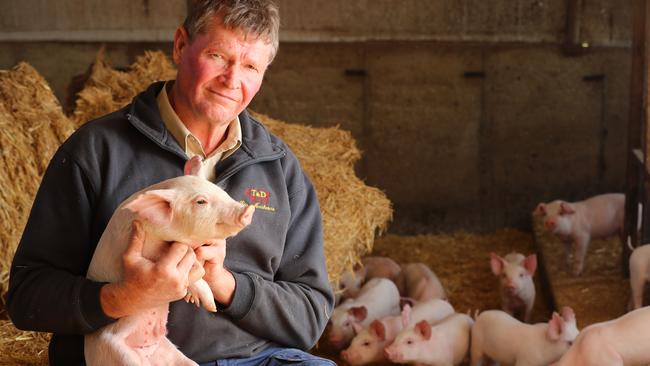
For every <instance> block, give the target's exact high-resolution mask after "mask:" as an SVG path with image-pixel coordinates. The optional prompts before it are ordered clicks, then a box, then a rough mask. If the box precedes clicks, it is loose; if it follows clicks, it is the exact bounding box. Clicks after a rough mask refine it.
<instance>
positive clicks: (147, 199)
mask: <svg viewBox="0 0 650 366" xmlns="http://www.w3.org/2000/svg"><path fill="white" fill-rule="evenodd" d="M175 198H176V191H175V190H172V189H155V190H151V191H147V192H144V193H142V194H140V195H139V196H137V197H136V198H134V199H133V200H132V201H131V202H129V203H127V204H126V205H125V206H124V208H126V209H128V210H131V211H133V212H134V213H135V214H136V215H138V216H139V217H140V218H142V219H143V220H144V221H148V222H151V223H153V224H156V225H169V224H170V223H171V222H172V219H173V210H172V202H174V199H175Z"/></svg>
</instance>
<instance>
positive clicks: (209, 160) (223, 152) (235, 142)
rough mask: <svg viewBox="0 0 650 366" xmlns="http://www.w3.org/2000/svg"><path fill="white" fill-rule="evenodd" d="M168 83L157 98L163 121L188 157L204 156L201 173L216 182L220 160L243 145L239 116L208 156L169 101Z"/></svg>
mask: <svg viewBox="0 0 650 366" xmlns="http://www.w3.org/2000/svg"><path fill="white" fill-rule="evenodd" d="M168 84H169V82H166V83H165V86H164V87H163V88H162V90H161V91H160V93H159V94H158V98H157V103H158V109H159V110H160V116H161V117H162V120H163V123H164V124H165V127H167V129H168V130H169V132H171V134H172V136H174V139H176V141H177V142H178V143H179V145H181V148H183V150H185V154H187V157H188V158H191V157H193V156H195V155H199V156H200V157H201V158H203V166H202V168H201V172H200V174H201V175H202V176H203V177H204V178H206V179H208V180H209V181H211V182H214V181H215V179H216V178H217V172H216V170H215V166H216V165H217V163H218V162H219V160H221V159H225V158H227V157H228V156H230V155H231V154H232V153H234V152H235V150H237V149H238V148H239V147H240V146H241V141H242V135H241V124H240V122H239V117H236V118H235V119H233V120H232V121H231V122H230V124H229V125H228V130H227V131H228V132H227V134H228V135H227V136H226V139H225V140H223V142H222V143H221V144H220V145H219V146H217V148H216V149H215V150H214V151H213V152H212V153H211V154H210V155H208V156H206V155H205V151H204V150H203V145H202V144H201V141H199V139H197V138H196V136H194V135H193V134H192V132H190V130H188V129H187V127H185V124H184V123H183V121H181V119H180V118H179V117H178V115H177V114H176V111H174V109H173V108H172V105H171V103H169V97H168V95H167V86H168Z"/></svg>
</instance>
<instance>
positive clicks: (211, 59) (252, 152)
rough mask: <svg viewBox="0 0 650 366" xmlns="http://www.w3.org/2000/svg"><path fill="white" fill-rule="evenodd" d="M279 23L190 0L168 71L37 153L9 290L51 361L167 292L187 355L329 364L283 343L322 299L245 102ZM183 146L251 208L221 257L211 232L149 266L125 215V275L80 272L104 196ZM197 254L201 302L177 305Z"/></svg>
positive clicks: (322, 285)
mask: <svg viewBox="0 0 650 366" xmlns="http://www.w3.org/2000/svg"><path fill="white" fill-rule="evenodd" d="M278 28H279V15H278V9H277V7H276V6H275V5H274V4H273V3H272V2H271V0H211V1H210V0H198V1H195V4H194V6H193V8H192V10H191V11H190V14H189V15H188V17H187V19H186V21H185V23H184V24H183V26H181V27H179V28H178V30H177V31H176V34H175V36H174V49H173V58H174V62H175V63H176V64H177V66H178V74H177V78H176V80H175V81H173V82H167V83H154V84H152V85H151V86H150V87H149V88H148V89H147V90H145V91H144V92H142V93H141V94H139V95H138V96H136V97H135V98H134V100H133V102H132V103H131V104H130V105H128V106H126V107H125V108H123V109H121V110H119V111H116V112H114V113H112V114H109V115H107V116H104V117H102V118H99V119H97V120H95V121H91V122H89V123H87V124H86V125H84V126H83V127H81V128H80V129H79V130H78V131H77V132H75V134H73V135H72V136H71V137H70V138H69V139H68V140H67V141H66V142H65V143H64V144H63V145H62V146H61V147H60V148H59V150H58V151H57V153H56V154H55V156H54V157H53V158H52V161H51V162H50V166H49V167H48V169H47V171H46V173H45V176H44V178H43V181H42V183H41V187H40V189H39V192H38V194H37V196H36V199H35V201H34V205H33V208H32V212H31V214H30V218H29V220H28V223H27V226H26V228H25V231H24V233H23V237H22V239H21V242H20V245H19V247H18V249H17V252H16V256H15V258H14V261H13V264H12V269H11V280H10V289H9V293H8V310H9V314H10V316H11V319H12V320H13V322H14V323H15V324H16V326H17V327H19V328H21V329H31V330H38V331H45V332H52V333H54V335H53V337H52V340H51V342H50V347H49V356H50V362H51V363H52V364H54V365H74V364H83V334H87V333H90V332H93V331H96V330H97V329H99V328H101V327H102V326H104V325H107V324H110V323H111V322H113V321H115V320H116V319H117V318H120V317H123V316H127V315H130V314H133V313H135V312H137V311H141V310H143V309H147V308H150V307H152V306H158V305H160V304H164V303H167V302H170V301H174V302H173V303H172V304H171V307H170V314H169V322H168V329H169V335H168V337H169V338H170V340H171V341H172V342H173V343H174V344H175V345H177V346H178V347H179V349H180V350H181V351H182V352H183V353H184V354H185V355H187V356H188V357H190V358H191V359H193V360H195V361H197V362H199V363H202V364H206V365H215V364H216V363H215V360H224V359H231V360H228V362H229V363H231V362H236V363H238V364H242V365H243V364H245V365H253V364H262V363H264V364H269V365H271V364H277V363H283V361H282V360H283V359H289V360H291V359H293V360H296V358H297V359H303V358H304V359H306V360H307V361H308V362H309V363H310V364H313V365H320V364H326V365H331V364H333V363H332V362H331V361H328V360H324V359H320V358H317V357H315V356H311V355H309V354H307V353H305V352H302V351H300V350H298V349H302V350H305V349H308V348H310V347H311V346H313V345H314V343H315V342H316V341H317V340H318V338H319V337H320V335H321V333H322V331H323V329H324V327H325V325H326V323H327V321H328V317H329V314H330V312H331V308H332V304H333V296H332V292H331V289H330V287H329V282H328V277H327V273H326V268H325V261H324V253H323V239H322V225H321V215H320V211H319V206H318V202H317V199H316V195H315V191H314V189H313V187H312V185H311V183H310V182H309V180H308V179H307V177H306V176H305V175H304V173H303V171H302V169H301V167H300V166H299V163H298V161H297V160H296V158H295V156H294V155H293V153H292V152H291V151H290V150H289V149H288V148H287V146H286V145H285V144H284V143H283V142H282V141H280V140H279V139H278V138H277V137H275V136H273V135H271V134H270V133H269V132H268V131H267V130H266V128H264V126H262V125H261V124H260V123H259V122H257V121H255V120H254V119H252V118H251V117H250V116H249V115H248V113H247V112H246V111H245V108H246V106H247V105H248V104H249V102H250V101H251V99H252V98H253V96H254V95H255V94H256V93H257V91H258V90H259V88H260V86H261V83H262V79H263V76H264V72H265V71H266V69H267V66H268V65H269V63H270V62H271V61H272V59H273V57H274V55H275V53H276V51H277V48H278ZM193 155H201V156H202V157H203V158H204V164H206V166H204V169H203V171H207V172H208V173H207V176H206V177H207V178H208V179H211V180H212V181H214V182H215V183H216V184H218V185H219V186H220V187H222V188H224V189H225V190H226V191H227V192H228V193H229V194H230V195H231V196H232V197H233V198H234V199H235V200H238V201H245V202H247V203H250V204H256V206H257V207H258V209H257V210H256V212H255V215H254V218H253V222H252V224H251V225H250V226H249V227H248V228H246V229H245V230H244V231H242V232H241V233H239V234H238V235H237V236H235V237H233V238H231V239H228V254H227V256H226V249H225V243H222V245H217V246H214V247H202V248H200V249H197V251H196V252H193V251H192V250H188V249H187V247H186V246H183V245H181V244H178V243H175V244H172V245H170V248H169V251H168V252H167V253H166V254H165V255H164V256H163V257H162V258H161V259H160V260H159V261H157V262H155V263H154V262H151V261H149V260H148V259H146V258H144V257H143V256H142V253H141V251H138V249H137V248H139V245H138V243H139V241H141V240H142V233H141V232H140V231H139V230H138V228H137V226H134V230H133V233H132V237H131V242H130V244H129V249H128V250H127V254H126V255H125V256H124V260H123V264H124V279H123V280H122V281H121V282H119V283H96V282H92V281H90V280H88V279H86V278H85V274H86V271H87V268H88V264H89V262H90V259H91V257H92V255H93V252H94V249H95V246H96V244H97V242H98V240H99V238H100V236H101V234H102V232H103V230H104V228H105V227H106V225H107V223H108V221H109V219H110V217H111V215H112V214H113V212H114V210H115V209H116V208H117V206H119V204H120V203H121V202H122V201H123V200H124V199H126V198H127V197H129V196H130V195H131V194H132V193H134V192H137V191H139V190H140V189H142V188H144V187H147V186H149V185H151V184H153V183H157V182H159V181H162V180H164V179H168V178H171V177H175V176H179V175H182V174H183V166H184V163H185V161H186V160H187V159H188V158H189V157H191V156H193ZM224 257H225V260H224ZM196 258H198V259H199V260H201V261H205V266H204V267H205V276H204V279H206V281H207V282H208V284H209V285H210V287H211V289H212V291H213V293H214V296H215V299H216V300H217V302H218V307H219V311H218V312H217V313H216V314H212V313H208V312H206V311H204V310H202V309H197V308H196V307H195V306H194V305H192V304H187V303H185V302H183V301H177V300H179V299H181V298H182V297H183V296H184V295H185V291H186V288H187V283H188V274H189V270H190V268H189V267H191V266H189V265H187V264H188V263H192V262H194V260H195V259H196ZM233 360H236V361H233ZM267 362H268V363H267ZM287 362H289V361H287ZM220 364H221V362H220Z"/></svg>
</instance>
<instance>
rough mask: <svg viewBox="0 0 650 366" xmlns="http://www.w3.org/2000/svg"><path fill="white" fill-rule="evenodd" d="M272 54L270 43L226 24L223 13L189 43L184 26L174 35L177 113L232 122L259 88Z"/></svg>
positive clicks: (185, 117) (196, 119) (195, 118)
mask: <svg viewBox="0 0 650 366" xmlns="http://www.w3.org/2000/svg"><path fill="white" fill-rule="evenodd" d="M270 56H271V45H270V44H269V43H266V42H264V41H263V40H261V39H253V37H248V38H246V35H245V34H243V33H242V32H240V31H238V30H230V29H227V28H226V27H224V26H223V25H222V24H221V19H219V18H215V19H214V21H213V22H212V24H210V25H209V26H208V27H206V29H205V31H204V32H203V33H199V34H195V35H194V36H193V39H192V41H191V42H190V40H189V38H188V35H187V32H186V30H185V29H184V28H183V27H180V28H179V29H178V30H177V31H176V35H175V37H174V62H176V64H177V65H178V74H177V77H176V82H175V83H174V89H175V90H174V91H173V105H174V109H175V110H176V113H178V115H179V117H180V118H181V120H183V121H186V120H188V122H189V120H192V121H194V122H200V123H202V122H208V123H210V124H226V123H229V122H230V121H232V120H233V119H234V118H235V117H236V116H237V115H238V114H239V113H240V112H241V111H242V110H244V108H246V106H247V105H248V103H250V101H251V99H253V96H255V94H256V93H257V92H258V90H259V89H260V86H261V84H262V79H263V77H264V72H265V71H266V68H267V66H268V63H269V60H270Z"/></svg>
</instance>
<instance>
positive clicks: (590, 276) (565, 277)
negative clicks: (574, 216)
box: [314, 222, 650, 365]
mask: <svg viewBox="0 0 650 366" xmlns="http://www.w3.org/2000/svg"><path fill="white" fill-rule="evenodd" d="M533 227H534V230H533V233H529V232H523V231H518V230H511V229H505V230H501V231H498V232H496V233H493V234H487V235H477V234H467V233H456V234H450V235H420V236H398V235H387V236H385V237H382V238H379V239H378V240H377V241H376V242H375V245H374V249H373V252H372V253H371V255H381V256H387V257H390V258H393V259H394V260H396V261H397V262H398V263H408V262H424V263H426V264H428V265H429V266H430V267H431V268H432V269H433V271H434V272H435V273H436V274H437V275H438V277H439V278H440V280H441V282H442V284H443V285H444V286H445V288H446V290H447V292H448V295H449V300H450V302H451V304H452V305H453V306H454V308H455V309H456V311H458V312H467V311H468V310H471V311H472V312H473V311H474V310H475V309H478V310H487V309H498V308H500V299H499V295H498V292H497V288H498V283H497V279H496V278H495V277H494V276H493V275H492V272H491V270H490V265H489V254H490V252H495V253H497V254H499V255H501V256H503V255H505V254H507V253H509V252H512V251H517V252H520V253H522V254H526V255H528V254H531V253H534V252H536V253H538V259H539V261H538V262H539V267H538V271H537V273H536V274H535V278H534V279H535V286H536V290H537V297H536V301H535V306H534V308H533V314H532V322H534V323H537V322H546V321H548V319H549V318H550V315H551V313H552V311H553V309H559V308H560V307H562V306H570V307H572V308H573V309H574V311H575V313H576V317H577V321H578V327H579V328H584V327H585V326H587V325H589V324H592V323H595V322H600V321H604V320H608V319H612V318H615V317H618V316H620V315H622V314H624V313H625V311H626V308H627V302H628V298H629V282H628V279H626V278H624V277H623V271H622V265H621V263H622V261H621V253H622V248H621V245H620V241H619V240H618V239H615V238H614V239H609V240H594V241H593V242H592V243H591V245H590V248H589V250H588V253H587V259H586V264H585V270H584V273H583V274H582V275H581V276H579V277H574V276H572V275H571V274H569V273H568V272H567V271H566V270H565V269H564V259H563V258H564V257H563V256H564V246H563V244H562V242H561V241H559V240H558V239H557V238H555V237H553V236H552V235H550V234H547V233H546V232H544V230H543V227H542V226H541V223H539V222H534V223H533ZM646 294H648V292H646ZM648 295H650V294H648ZM648 299H650V296H646V302H644V303H650V301H648ZM327 332H328V330H326V333H325V334H327ZM314 353H316V354H318V355H321V356H323V357H326V358H329V359H332V360H334V361H335V362H336V363H337V364H339V365H346V363H345V362H344V361H343V360H342V359H340V358H339V356H338V352H336V351H335V350H333V349H331V348H330V347H329V345H328V344H327V342H326V341H325V337H323V340H322V341H321V342H319V345H318V347H317V348H316V349H315V350H314ZM464 365H466V364H464Z"/></svg>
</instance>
